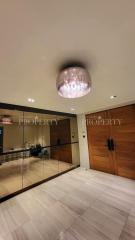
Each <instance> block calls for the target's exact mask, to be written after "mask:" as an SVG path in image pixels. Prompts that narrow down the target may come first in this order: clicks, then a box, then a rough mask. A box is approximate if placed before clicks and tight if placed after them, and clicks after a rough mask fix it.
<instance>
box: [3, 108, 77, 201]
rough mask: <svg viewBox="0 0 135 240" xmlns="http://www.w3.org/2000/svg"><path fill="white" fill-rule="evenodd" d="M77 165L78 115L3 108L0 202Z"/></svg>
mask: <svg viewBox="0 0 135 240" xmlns="http://www.w3.org/2000/svg"><path fill="white" fill-rule="evenodd" d="M78 165H79V144H78V131H77V120H76V117H75V116H74V117H70V116H66V115H65V116H64V115H59V114H58V115H52V114H44V113H42V114H41V113H37V112H36V113H35V112H32V111H31V112H29V111H18V110H9V109H0V199H3V198H4V197H5V196H9V195H11V194H13V193H16V192H18V191H20V190H23V189H26V188H27V187H30V186H32V185H34V184H36V183H40V182H42V181H44V180H46V179H49V178H50V177H53V176H56V175H58V174H60V173H62V172H65V171H67V170H70V169H72V168H74V167H76V166H78Z"/></svg>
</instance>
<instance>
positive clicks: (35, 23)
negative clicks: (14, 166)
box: [0, 0, 135, 113]
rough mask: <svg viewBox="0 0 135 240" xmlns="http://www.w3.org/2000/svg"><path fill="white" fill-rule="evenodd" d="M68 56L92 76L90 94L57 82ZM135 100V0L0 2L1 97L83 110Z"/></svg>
mask: <svg viewBox="0 0 135 240" xmlns="http://www.w3.org/2000/svg"><path fill="white" fill-rule="evenodd" d="M70 59H71V60H72V59H76V60H80V61H82V62H84V63H86V64H87V67H88V70H89V72H90V74H91V78H92V91H91V93H90V94H88V95H87V96H85V97H82V98H80V99H76V100H70V99H63V98H61V97H60V96H58V94H57V91H56V85H55V84H56V77H57V73H58V68H59V66H60V64H62V63H64V62H65V61H67V60H70ZM110 95H117V98H116V99H115V100H110V98H109V97H110ZM29 97H30V98H34V99H35V100H36V102H35V103H33V104H32V103H28V102H27V98H29ZM134 100H135V0H113V1H112V0H23V1H21V0H1V1H0V102H6V103H12V104H18V105H25V106H33V107H38V108H43V109H50V110H55V111H64V112H71V108H72V107H73V108H75V109H76V111H75V113H82V112H92V111H97V110H100V109H105V108H109V107H112V106H118V105H121V104H125V103H130V102H134Z"/></svg>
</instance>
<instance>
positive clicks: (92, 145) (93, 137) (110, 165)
mask: <svg viewBox="0 0 135 240" xmlns="http://www.w3.org/2000/svg"><path fill="white" fill-rule="evenodd" d="M86 124H87V136H88V145H89V158H90V166H91V168H92V169H95V170H99V171H103V172H108V173H113V174H114V173H115V169H114V167H115V166H114V160H113V152H112V151H109V149H108V140H109V139H110V137H111V136H110V134H111V133H110V126H109V123H108V112H107V111H103V112H99V113H94V114H89V115H87V116H86Z"/></svg>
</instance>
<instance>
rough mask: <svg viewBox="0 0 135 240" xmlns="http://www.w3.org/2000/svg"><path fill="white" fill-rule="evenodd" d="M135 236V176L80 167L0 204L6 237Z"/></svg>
mask: <svg viewBox="0 0 135 240" xmlns="http://www.w3.org/2000/svg"><path fill="white" fill-rule="evenodd" d="M103 239H104V240H106V239H108V240H109V239H110V240H117V239H120V240H133V239H134V240H135V181H133V180H129V179H126V178H122V177H118V176H113V175H110V174H106V173H102V172H98V171H94V170H87V171H86V170H84V169H82V168H77V169H75V170H73V171H70V172H68V173H66V174H64V175H62V176H59V177H57V178H55V179H53V180H51V181H49V182H46V183H44V184H42V185H40V186H38V187H36V188H33V189H31V190H29V191H27V192H24V193H22V194H20V195H18V196H16V197H14V198H12V199H10V200H8V201H6V202H4V203H1V204H0V240H103Z"/></svg>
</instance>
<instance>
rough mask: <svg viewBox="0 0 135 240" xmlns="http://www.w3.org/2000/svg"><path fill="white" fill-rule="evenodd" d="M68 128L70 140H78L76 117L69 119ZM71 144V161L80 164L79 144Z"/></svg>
mask: <svg viewBox="0 0 135 240" xmlns="http://www.w3.org/2000/svg"><path fill="white" fill-rule="evenodd" d="M70 129H71V142H77V141H78V129H77V119H76V118H71V119H70ZM73 136H74V137H73ZM71 146H72V163H73V164H74V165H79V164H80V156H79V155H80V154H79V144H78V143H75V144H72V145H71Z"/></svg>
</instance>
